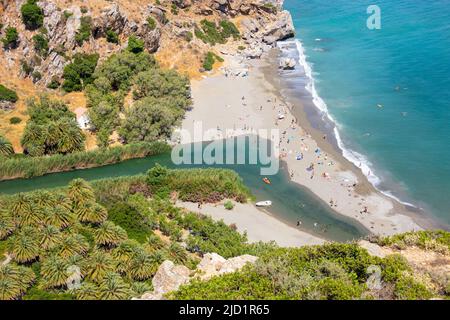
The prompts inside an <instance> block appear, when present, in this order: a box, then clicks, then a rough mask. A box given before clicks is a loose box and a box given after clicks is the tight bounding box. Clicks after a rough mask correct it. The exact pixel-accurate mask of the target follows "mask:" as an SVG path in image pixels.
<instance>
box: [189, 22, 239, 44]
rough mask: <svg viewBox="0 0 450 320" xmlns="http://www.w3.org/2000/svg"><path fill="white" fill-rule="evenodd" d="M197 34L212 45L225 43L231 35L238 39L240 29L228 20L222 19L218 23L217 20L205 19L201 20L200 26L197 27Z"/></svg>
mask: <svg viewBox="0 0 450 320" xmlns="http://www.w3.org/2000/svg"><path fill="white" fill-rule="evenodd" d="M195 36H196V37H197V38H199V39H200V40H202V41H203V42H204V43H209V44H210V45H215V44H217V43H220V44H224V43H226V42H227V40H228V38H230V37H231V36H232V37H233V38H234V39H238V38H239V30H238V29H237V28H236V26H235V25H234V24H233V23H232V22H231V21H228V20H222V21H220V23H219V25H217V24H216V23H215V22H212V21H208V20H206V19H203V20H202V21H200V28H198V27H197V28H195Z"/></svg>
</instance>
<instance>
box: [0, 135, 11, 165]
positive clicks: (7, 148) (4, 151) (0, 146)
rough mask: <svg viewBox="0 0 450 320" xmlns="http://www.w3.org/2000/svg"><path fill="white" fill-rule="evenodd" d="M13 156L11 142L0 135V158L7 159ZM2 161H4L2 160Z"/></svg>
mask: <svg viewBox="0 0 450 320" xmlns="http://www.w3.org/2000/svg"><path fill="white" fill-rule="evenodd" d="M13 154H14V149H13V147H12V144H11V142H9V140H7V139H6V138H5V137H4V136H2V135H0V157H9V156H11V155H13ZM2 160H4V159H2Z"/></svg>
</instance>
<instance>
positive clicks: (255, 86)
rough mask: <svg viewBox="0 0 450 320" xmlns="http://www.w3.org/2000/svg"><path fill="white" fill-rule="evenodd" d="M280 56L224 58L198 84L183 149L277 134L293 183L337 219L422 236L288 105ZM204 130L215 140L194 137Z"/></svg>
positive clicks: (185, 125) (402, 212) (402, 210)
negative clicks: (282, 87)
mask: <svg viewBox="0 0 450 320" xmlns="http://www.w3.org/2000/svg"><path fill="white" fill-rule="evenodd" d="M276 50H277V49H273V50H272V51H271V52H269V54H267V55H265V56H264V57H263V58H262V59H259V60H243V59H242V58H241V57H240V56H239V55H238V54H228V55H225V54H224V55H223V58H224V59H225V62H224V64H223V66H222V67H221V68H220V70H217V71H216V72H214V73H212V74H210V75H209V76H208V77H205V78H204V79H202V80H194V81H193V83H192V97H193V108H192V110H191V111H189V112H187V114H186V117H185V119H184V120H183V123H182V125H181V127H182V129H185V130H187V131H189V132H191V136H192V137H193V138H194V141H184V140H181V141H180V142H181V143H187V142H198V141H199V140H204V141H208V140H213V139H223V138H229V137H230V136H233V135H236V136H237V135H242V134H251V133H252V132H253V133H254V132H255V131H257V130H260V129H266V130H270V129H278V130H279V132H280V140H279V141H273V143H279V150H280V159H281V160H282V161H284V162H285V163H286V164H287V167H288V170H289V175H290V178H291V180H292V181H293V182H295V183H298V184H301V185H303V186H305V187H306V188H308V189H309V190H311V191H312V192H313V193H314V194H315V196H317V197H318V198H320V199H321V200H322V201H324V202H325V203H327V204H328V205H329V206H330V208H332V209H333V210H334V211H335V212H336V213H337V214H340V215H344V216H347V217H349V218H352V219H355V220H356V221H358V222H359V223H360V224H362V225H363V226H364V227H365V228H366V229H367V230H368V231H370V233H373V234H378V235H391V234H395V233H400V232H406V231H412V230H421V229H422V228H421V226H419V224H418V223H417V222H416V221H415V220H414V219H413V217H412V216H411V214H412V213H410V212H408V208H406V207H405V206H404V205H403V204H401V203H399V202H397V201H396V200H394V199H392V198H390V197H387V196H386V195H384V194H382V193H381V192H379V191H378V190H376V189H375V188H374V187H373V186H372V185H371V184H370V182H369V181H368V180H367V178H366V177H365V176H364V175H363V174H362V172H361V170H360V169H359V168H357V167H356V166H355V165H353V164H352V163H350V162H349V161H348V160H347V159H345V158H344V157H343V156H342V154H341V153H340V151H339V150H337V149H336V147H335V146H334V145H333V144H332V143H330V142H329V141H328V140H329V138H328V137H327V136H325V135H324V133H321V132H319V130H315V129H313V128H312V127H311V126H310V125H309V123H308V119H306V116H305V117H302V116H301V115H302V113H301V106H299V103H301V102H299V101H295V104H294V103H292V102H291V101H286V97H283V96H282V95H281V94H280V91H281V90H280V88H279V87H278V86H279V85H280V80H279V76H278V74H277V66H278V60H277V52H276ZM242 73H244V76H242ZM236 74H239V75H237V76H236ZM293 111H294V112H293ZM293 113H294V114H295V115H296V117H294V115H293ZM199 124H201V127H202V129H203V131H207V130H208V131H209V134H208V135H206V136H203V137H201V136H198V135H197V136H196V137H194V133H193V132H194V128H195V127H196V126H197V127H198V126H199ZM273 187H274V188H276V186H273ZM289 201H295V199H289ZM274 216H275V215H274ZM230 222H231V221H230ZM235 222H236V221H235ZM238 228H239V226H238Z"/></svg>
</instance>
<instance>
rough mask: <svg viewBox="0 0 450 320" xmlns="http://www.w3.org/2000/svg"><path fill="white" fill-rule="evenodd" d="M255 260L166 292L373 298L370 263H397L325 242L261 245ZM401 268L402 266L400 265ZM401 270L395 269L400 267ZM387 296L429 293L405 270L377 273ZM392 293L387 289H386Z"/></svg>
mask: <svg viewBox="0 0 450 320" xmlns="http://www.w3.org/2000/svg"><path fill="white" fill-rule="evenodd" d="M258 252H259V256H260V258H259V260H258V261H257V262H256V264H255V265H254V266H247V267H245V268H244V269H243V270H241V271H240V272H237V273H233V274H229V275H225V276H221V277H214V278H212V279H211V280H209V281H207V282H200V281H196V282H193V283H191V284H189V285H186V286H183V287H182V288H181V289H180V290H179V291H178V292H175V293H173V294H171V298H175V299H192V298H194V299H305V300H309V299H313V300H316V299H326V300H352V299H372V298H374V296H372V292H371V291H368V288H367V285H366V281H367V280H368V278H369V276H370V273H368V268H369V266H371V265H378V266H381V268H382V270H383V271H384V270H386V269H393V268H396V265H392V264H391V263H392V260H393V259H390V258H389V256H388V257H387V258H384V259H381V258H377V257H373V256H370V255H369V254H368V253H367V251H366V250H365V249H362V248H361V247H359V246H358V245H357V244H338V243H332V244H325V245H321V246H308V247H303V248H277V247H275V246H274V247H272V248H270V247H269V248H263V250H258ZM404 272H406V271H404ZM399 273H400V272H399ZM382 281H383V282H384V289H381V290H384V291H386V293H389V290H390V288H391V286H392V285H393V286H394V287H395V289H394V293H393V296H391V298H398V299H423V298H428V297H430V296H431V292H430V290H429V289H427V288H426V287H425V286H424V285H422V284H420V283H418V282H417V281H416V280H414V279H411V278H409V279H408V280H407V282H405V281H406V280H405V278H404V276H400V277H394V278H388V277H386V276H384V277H383V278H382ZM391 294H392V293H391Z"/></svg>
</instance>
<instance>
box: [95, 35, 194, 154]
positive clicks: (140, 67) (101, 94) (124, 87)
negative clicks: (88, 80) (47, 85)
mask: <svg viewBox="0 0 450 320" xmlns="http://www.w3.org/2000/svg"><path fill="white" fill-rule="evenodd" d="M130 41H131V40H130ZM92 78H93V79H94V81H93V82H92V84H91V85H88V86H87V88H86V95H87V97H88V107H89V116H90V119H91V122H92V124H93V125H94V127H95V130H96V132H97V138H98V141H99V145H100V146H102V147H106V146H107V145H108V144H109V136H110V134H111V133H112V131H113V130H115V129H118V132H119V134H120V136H121V138H122V139H123V141H125V142H126V143H133V142H141V141H145V142H153V141H156V140H160V139H165V138H167V137H168V136H170V134H171V132H172V127H173V125H174V124H175V123H176V122H177V121H178V120H179V119H181V117H182V116H183V114H184V112H185V110H186V109H187V108H188V107H189V106H190V104H191V100H190V87H189V80H188V79H187V78H186V77H182V76H180V75H179V74H178V73H177V72H175V71H173V70H162V69H160V68H159V67H158V65H157V64H156V61H155V59H154V57H153V56H151V55H149V54H148V53H146V52H138V53H133V50H125V51H123V52H120V53H118V54H115V55H112V56H111V57H109V58H108V59H107V60H106V61H105V62H104V63H103V64H102V65H100V66H99V67H98V68H97V70H96V71H95V73H94V74H93V77H92ZM130 89H133V98H134V103H133V104H132V106H131V107H130V108H129V109H128V110H126V111H125V119H124V120H123V121H120V118H119V116H118V115H119V112H121V111H123V103H124V97H125V96H126V95H127V94H128V92H129V91H130Z"/></svg>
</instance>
